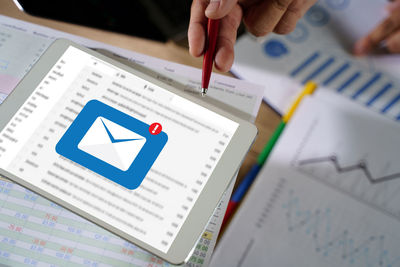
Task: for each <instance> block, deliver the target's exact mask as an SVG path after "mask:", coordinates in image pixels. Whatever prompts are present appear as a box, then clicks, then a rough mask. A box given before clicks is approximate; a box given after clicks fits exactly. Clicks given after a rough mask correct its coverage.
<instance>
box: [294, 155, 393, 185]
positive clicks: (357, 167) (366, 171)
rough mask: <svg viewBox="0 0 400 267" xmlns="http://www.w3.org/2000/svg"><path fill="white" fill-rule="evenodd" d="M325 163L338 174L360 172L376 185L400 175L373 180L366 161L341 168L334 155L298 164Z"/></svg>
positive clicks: (302, 161)
mask: <svg viewBox="0 0 400 267" xmlns="http://www.w3.org/2000/svg"><path fill="white" fill-rule="evenodd" d="M325 162H330V163H332V165H333V166H334V168H335V169H336V171H337V172H338V173H346V172H351V171H361V172H363V173H364V175H365V178H366V179H367V180H368V181H369V182H370V183H371V184H378V183H382V182H387V181H390V180H394V179H397V178H400V173H393V174H389V175H384V176H381V177H376V178H374V177H373V176H372V174H371V172H370V170H369V169H368V164H367V162H366V161H364V160H361V161H359V163H356V164H353V165H348V166H341V165H340V163H339V160H338V157H337V156H336V155H331V156H327V157H318V158H310V159H305V160H300V161H299V162H298V164H299V165H300V166H301V165H307V164H318V163H325Z"/></svg>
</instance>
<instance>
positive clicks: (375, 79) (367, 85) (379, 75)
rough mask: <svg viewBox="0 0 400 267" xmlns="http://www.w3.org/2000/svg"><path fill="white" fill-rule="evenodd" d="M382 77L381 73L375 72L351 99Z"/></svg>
mask: <svg viewBox="0 0 400 267" xmlns="http://www.w3.org/2000/svg"><path fill="white" fill-rule="evenodd" d="M381 77H382V73H377V74H375V75H374V76H373V77H372V78H371V79H370V80H369V81H368V82H366V83H365V84H364V85H363V86H361V88H360V89H358V91H357V92H355V93H354V95H353V96H352V98H353V99H357V98H358V97H359V96H360V95H361V94H362V93H364V92H365V91H367V90H368V88H370V87H371V86H372V85H373V84H374V83H376V82H377V81H378V80H379V79H380V78H381Z"/></svg>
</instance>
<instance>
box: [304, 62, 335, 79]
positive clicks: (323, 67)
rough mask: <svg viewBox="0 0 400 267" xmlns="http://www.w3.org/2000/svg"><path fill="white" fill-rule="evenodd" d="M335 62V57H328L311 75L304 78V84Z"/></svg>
mask: <svg viewBox="0 0 400 267" xmlns="http://www.w3.org/2000/svg"><path fill="white" fill-rule="evenodd" d="M333 62H335V59H334V58H333V57H331V58H329V59H327V60H326V61H325V62H324V63H323V64H322V65H321V66H319V67H318V68H317V69H316V70H314V71H313V72H312V73H311V74H310V75H308V76H307V77H306V78H305V79H304V80H303V82H302V83H303V84H306V83H307V82H308V81H309V80H312V79H314V78H315V76H317V75H318V74H320V73H321V72H323V71H324V70H325V69H326V68H327V67H329V66H330V65H332V63H333Z"/></svg>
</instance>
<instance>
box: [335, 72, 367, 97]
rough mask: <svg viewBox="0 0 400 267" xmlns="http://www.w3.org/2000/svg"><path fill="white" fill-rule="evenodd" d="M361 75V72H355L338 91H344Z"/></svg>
mask: <svg viewBox="0 0 400 267" xmlns="http://www.w3.org/2000/svg"><path fill="white" fill-rule="evenodd" d="M360 76H361V73H360V72H359V71H357V72H356V73H354V74H353V76H351V77H350V78H349V79H348V80H347V81H345V82H344V83H343V84H342V85H341V86H340V87H339V88H338V89H337V91H338V92H339V93H340V92H343V90H344V89H346V88H347V87H348V86H349V85H350V84H352V83H353V82H354V81H355V80H357V79H358V77H360Z"/></svg>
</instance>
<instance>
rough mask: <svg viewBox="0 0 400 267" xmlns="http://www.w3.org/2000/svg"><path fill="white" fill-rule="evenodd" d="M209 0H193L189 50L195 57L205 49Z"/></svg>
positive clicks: (189, 29)
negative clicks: (206, 14) (205, 12)
mask: <svg viewBox="0 0 400 267" xmlns="http://www.w3.org/2000/svg"><path fill="white" fill-rule="evenodd" d="M207 5H208V1H207V0H193V2H192V7H191V14H190V22H189V28H188V41H189V52H190V54H191V55H192V56H194V57H199V56H201V54H202V53H203V50H204V42H205V39H206V33H205V29H206V26H207V18H206V16H205V15H204V11H205V9H206V8H207Z"/></svg>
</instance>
